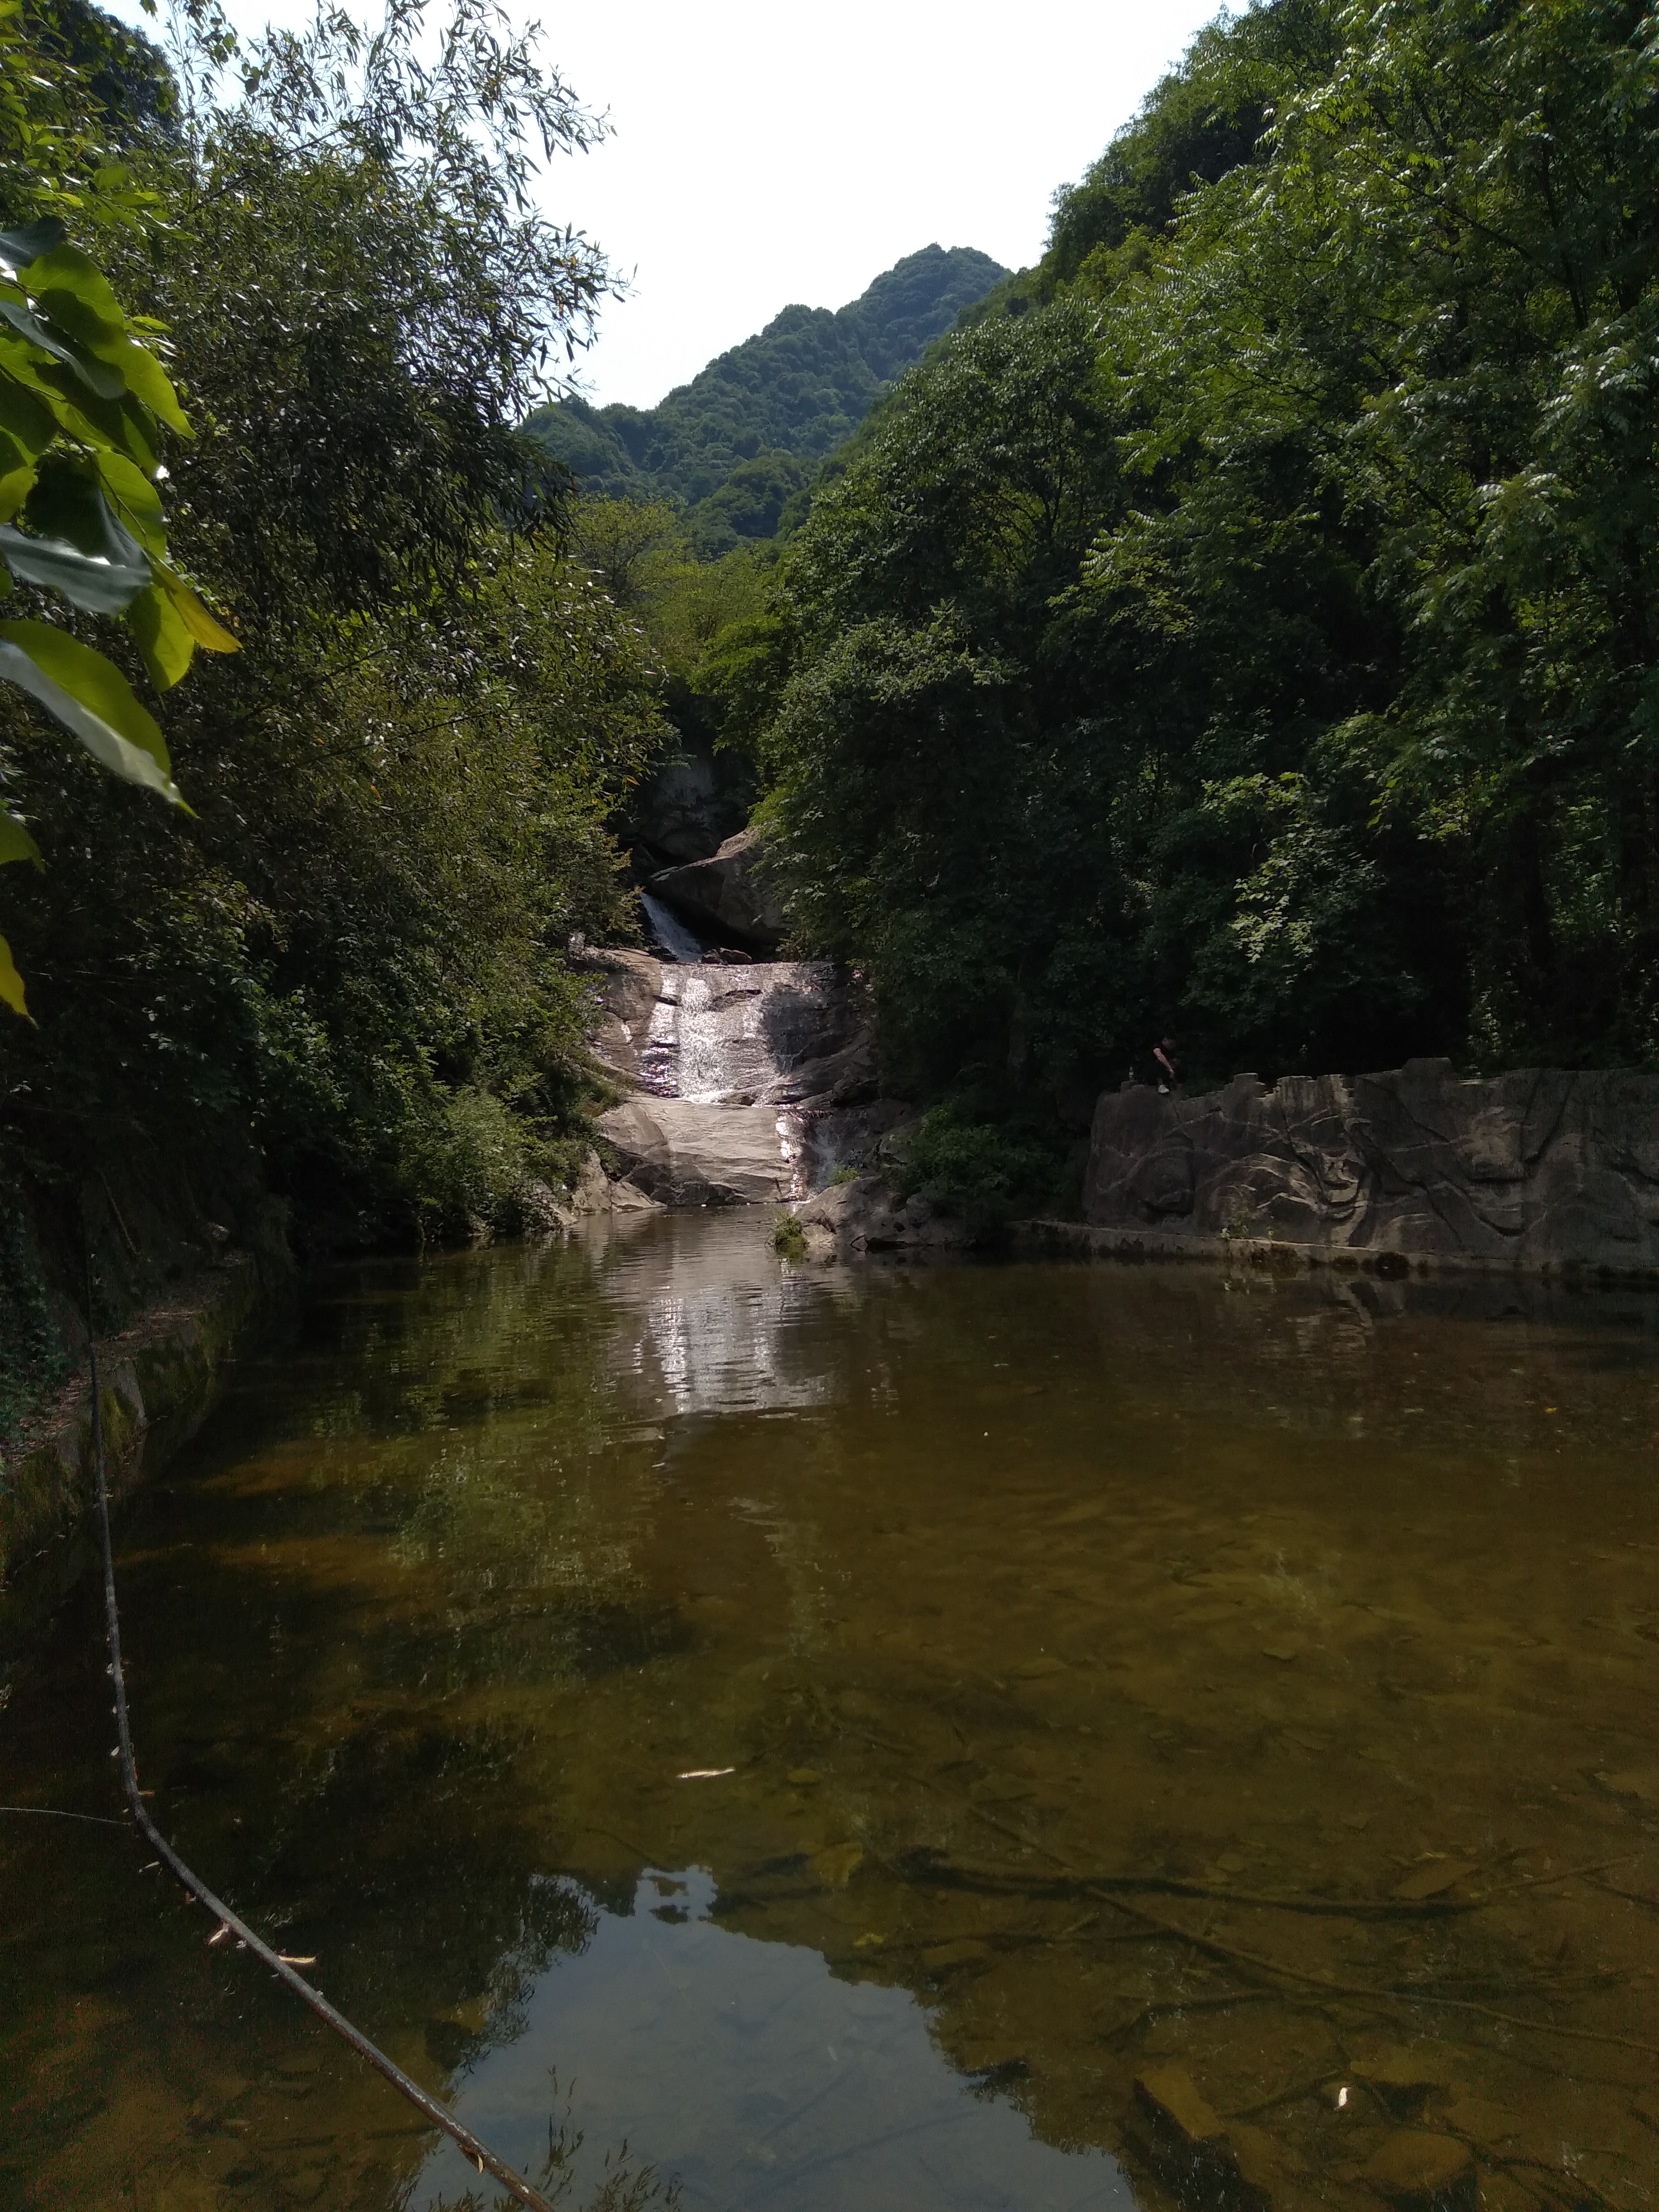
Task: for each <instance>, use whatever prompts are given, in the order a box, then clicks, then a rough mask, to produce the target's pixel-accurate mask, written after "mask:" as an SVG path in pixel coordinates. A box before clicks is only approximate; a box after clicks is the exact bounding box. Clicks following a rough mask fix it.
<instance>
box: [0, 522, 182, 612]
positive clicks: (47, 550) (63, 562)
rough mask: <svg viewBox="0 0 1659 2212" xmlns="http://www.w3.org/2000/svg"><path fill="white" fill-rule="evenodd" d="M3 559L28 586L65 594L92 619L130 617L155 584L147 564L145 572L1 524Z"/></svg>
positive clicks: (64, 542)
mask: <svg viewBox="0 0 1659 2212" xmlns="http://www.w3.org/2000/svg"><path fill="white" fill-rule="evenodd" d="M0 558H3V559H4V561H5V563H6V566H7V567H8V568H9V569H10V570H11V573H12V574H13V575H14V576H16V577H18V578H19V579H20V580H21V581H22V582H24V583H26V584H44V585H46V586H48V587H49V588H50V589H51V590H52V591H54V592H62V593H63V594H64V598H65V599H67V600H68V601H69V602H70V605H72V606H77V607H83V608H84V609H85V610H86V611H87V612H88V614H94V615H118V614H120V613H122V612H124V611H125V609H126V608H128V607H129V606H131V604H132V602H133V600H134V599H136V598H137V594H138V593H139V592H142V591H143V589H144V588H145V586H147V585H148V584H149V563H148V562H145V563H144V565H143V567H139V566H138V565H137V564H136V563H134V562H127V561H111V560H107V559H105V558H104V557H103V556H100V555H97V554H90V553H82V551H81V550H80V548H79V547H78V546H75V545H71V544H70V543H69V541H68V540H67V538H29V537H26V536H25V535H24V533H23V532H22V531H21V530H17V529H14V528H13V526H11V524H10V523H0Z"/></svg>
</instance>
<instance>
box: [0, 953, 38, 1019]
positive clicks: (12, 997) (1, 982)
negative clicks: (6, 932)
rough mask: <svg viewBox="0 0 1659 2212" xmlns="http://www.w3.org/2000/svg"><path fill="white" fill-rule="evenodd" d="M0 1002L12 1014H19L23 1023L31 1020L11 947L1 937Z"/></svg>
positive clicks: (31, 1016) (21, 980)
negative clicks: (2, 1001) (3, 1003)
mask: <svg viewBox="0 0 1659 2212" xmlns="http://www.w3.org/2000/svg"><path fill="white" fill-rule="evenodd" d="M0 1000H4V1001H5V1003H6V1005H7V1006H9V1007H10V1008H11V1010H12V1012H13V1013H15V1014H21V1016H22V1017H23V1018H24V1020H25V1021H32V1020H33V1015H32V1014H31V1013H30V1012H29V1009H28V1001H27V999H25V997H24V996H23V979H22V977H21V975H19V974H18V972H17V969H16V966H15V963H14V962H13V959H12V957H11V947H10V945H8V944H7V942H6V940H5V939H4V938H3V937H0Z"/></svg>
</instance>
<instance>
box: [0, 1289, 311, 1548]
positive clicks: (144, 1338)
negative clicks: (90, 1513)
mask: <svg viewBox="0 0 1659 2212" xmlns="http://www.w3.org/2000/svg"><path fill="white" fill-rule="evenodd" d="M269 1278H270V1270H268V1269H266V1268H263V1267H261V1264H260V1262H259V1261H258V1260H257V1259H256V1258H255V1256H254V1255H253V1254H252V1253H251V1252H232V1253H228V1254H227V1255H225V1256H224V1257H223V1258H222V1260H219V1261H216V1262H215V1264H214V1265H213V1266H212V1267H208V1268H205V1269H204V1270H203V1272H202V1273H200V1274H199V1275H197V1276H195V1277H194V1278H192V1279H191V1280H189V1281H187V1282H185V1283H182V1284H180V1285H179V1288H178V1290H177V1291H175V1292H174V1293H173V1294H172V1295H170V1296H169V1297H167V1298H165V1299H164V1300H162V1301H161V1302H160V1303H158V1304H155V1305H152V1306H151V1307H150V1308H149V1310H147V1311H146V1312H145V1313H144V1314H143V1316H142V1317H141V1318H140V1319H139V1320H138V1321H137V1322H135V1323H134V1324H133V1326H132V1327H131V1328H126V1329H123V1330H122V1331H121V1332H120V1333H119V1334H118V1335H115V1336H112V1337H107V1338H106V1339H104V1340H102V1341H100V1344H99V1346H98V1360H99V1379H100V1384H101V1386H102V1387H101V1396H102V1400H103V1414H104V1456H105V1464H106V1468H107V1470H108V1475H109V1483H110V1489H111V1492H112V1495H114V1496H117V1497H118V1496H121V1495H123V1494H124V1493H125V1492H128V1491H130V1490H131V1489H133V1488H134V1487H136V1486H137V1484H138V1483H139V1482H140V1481H142V1480H143V1479H144V1478H145V1477H146V1476H147V1475H149V1474H153V1473H154V1472H155V1468H157V1467H159V1466H160V1465H161V1464H162V1463H163V1462H165V1461H166V1460H167V1459H168V1458H169V1457H171V1455H173V1453H174V1452H176V1451H177V1450H178V1449H179V1446H180V1445H181V1444H183V1443H185V1442H186V1441H187V1439H188V1438H189V1437H192V1436H193V1435H194V1434H195V1433H196V1431H197V1429H198V1428H200V1426H201V1425H202V1423H203V1422H204V1420H205V1419H207V1416H208V1414H209V1413H210V1411H211V1409H212V1407H213V1404H214V1401H215V1400H216V1398H217V1396H218V1395H219V1389H220V1385H221V1383H222V1371H223V1369H224V1366H225V1364H226V1362H227V1361H228V1359H229V1358H230V1357H231V1354H232V1353H233V1352H234V1351H235V1349H236V1348H237V1346H238V1345H239V1343H240V1341H241V1340H242V1339H243V1338H244V1337H245V1336H246V1333H247V1331H248V1329H249V1328H250V1327H251V1326H252V1323H253V1322H255V1321H256V1320H257V1319H258V1316H259V1315H260V1314H261V1312H262V1311H263V1310H264V1308H265V1306H266V1304H267V1302H268V1296H269V1293H270V1289H271V1283H270V1279H269ZM93 1488H94V1467H93V1453H92V1393H91V1390H90V1389H89V1387H88V1380H87V1376H86V1372H85V1370H84V1368H83V1369H82V1372H81V1373H80V1375H79V1376H77V1377H76V1380H75V1381H73V1382H72V1383H69V1384H68V1385H67V1386H66V1387H65V1388H64V1390H63V1391H62V1392H60V1394H59V1395H58V1397H57V1398H56V1399H54V1400H52V1401H50V1402H49V1403H48V1404H47V1405H46V1406H44V1407H40V1409H39V1411H38V1412H37V1413H35V1414H33V1416H32V1417H31V1419H29V1420H28V1421H27V1423H26V1424H25V1425H24V1427H23V1431H22V1433H21V1436H20V1437H19V1438H18V1439H17V1441H16V1443H15V1444H14V1445H13V1446H12V1447H11V1448H10V1449H9V1450H8V1451H7V1452H6V1453H5V1454H4V1455H3V1456H0V1588H3V1586H4V1585H5V1583H7V1582H8V1581H9V1580H10V1578H11V1577H12V1576H13V1574H14V1573H15V1571H16V1569H17V1567H18V1566H19V1565H21V1562H22V1561H23V1560H25V1559H27V1558H29V1557H30V1556H31V1555H32V1554H33V1553H38V1552H39V1551H40V1550H41V1549H42V1548H43V1547H45V1546H46V1545H47V1544H48V1543H50V1542H51V1541H52V1540H53V1539H54V1538H57V1537H61V1536H64V1535H65V1534H68V1533H69V1532H70V1530H71V1529H72V1528H74V1527H75V1525H76V1522H78V1521H79V1520H80V1519H81V1518H82V1516H83V1515H84V1514H85V1512H86V1511H87V1510H88V1505H89V1504H90V1502H91V1499H92V1496H93Z"/></svg>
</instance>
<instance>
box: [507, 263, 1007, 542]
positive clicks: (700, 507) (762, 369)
mask: <svg viewBox="0 0 1659 2212" xmlns="http://www.w3.org/2000/svg"><path fill="white" fill-rule="evenodd" d="M1008 273H1009V272H1008V271H1007V270H1005V269H1004V268H1003V267H1002V266H1001V264H1000V263H998V262H995V261H994V260H992V258H991V257H990V256H989V254H987V253H980V252H976V251H975V249H974V248H973V247H971V246H952V247H951V248H949V249H948V250H947V249H946V248H945V247H943V246H937V245H933V246H923V247H922V249H921V252H917V253H911V254H907V255H906V256H905V258H903V259H902V261H899V262H896V264H894V266H893V267H892V268H891V269H889V270H884V272H883V273H882V275H880V276H878V277H877V278H876V279H875V281H874V283H872V284H871V285H870V286H869V287H868V288H867V289H866V290H865V291H864V292H862V293H861V294H860V295H859V297H858V298H857V299H856V300H853V301H848V304H847V305H846V306H845V307H838V308H836V309H833V310H832V309H830V308H828V307H800V306H792V307H785V308H784V309H783V310H782V312H781V313H780V314H777V315H775V317H774V318H773V319H772V320H771V321H770V322H769V324H768V325H766V327H765V329H764V330H763V331H758V332H757V334H756V335H755V336H754V337H750V338H746V339H744V342H743V343H742V344H741V345H737V346H733V347H732V348H731V349H729V350H728V351H727V352H726V353H723V354H721V355H720V356H719V357H718V358H717V359H716V360H714V361H712V362H709V363H708V367H707V368H703V369H702V370H700V371H699V372H698V374H696V376H695V377H693V378H692V380H691V381H690V383H689V384H684V385H681V386H678V387H677V389H676V390H674V391H672V392H670V393H669V394H668V396H667V397H666V398H665V399H664V400H663V401H662V402H661V404H659V405H658V406H656V407H651V408H640V407H629V406H626V405H623V404H620V403H615V404H611V405H610V406H606V407H595V406H593V405H592V404H590V403H589V402H588V401H586V400H584V399H580V398H573V399H567V400H564V401H562V402H560V403H559V404H557V405H555V406H550V407H543V408H538V410H537V411H536V412H535V413H534V414H533V415H532V416H531V417H530V419H529V421H528V422H526V426H525V427H526V430H527V431H528V432H529V433H530V434H531V435H532V436H533V437H534V438H536V439H537V440H538V441H539V442H540V443H541V444H542V445H543V446H544V447H545V448H546V449H547V451H548V452H549V453H550V454H551V455H552V456H554V458H556V459H558V460H560V461H562V462H563V463H564V465H566V467H568V469H570V470H571V471H573V473H574V475H575V476H576V477H577V478H578V480H579V482H580V485H581V488H582V489H583V490H584V491H586V492H593V493H600V494H604V495H609V496H611V497H616V498H631V499H662V498H667V499H671V500H673V501H676V502H678V503H679V504H681V505H684V507H690V508H691V509H693V510H695V520H696V530H697V535H698V538H699V539H700V540H701V541H702V545H703V547H704V549H705V550H707V551H709V552H719V551H720V550H724V549H725V548H726V547H727V546H729V545H731V544H734V543H736V542H737V540H738V539H739V538H769V537H770V536H771V535H772V534H773V532H775V530H776V528H777V526H778V521H779V518H780V516H781V513H782V511H783V507H784V506H785V503H786V502H787V501H788V499H789V498H790V497H791V496H792V495H793V494H794V493H795V492H797V491H799V489H802V487H803V486H804V485H805V483H807V482H808V480H809V479H810V478H811V476H812V474H813V472H814V469H815V466H816V465H817V463H818V462H819V461H821V460H823V459H824V458H825V456H826V455H828V454H829V453H833V452H834V451H835V450H836V447H838V446H840V445H842V444H843V443H844V442H845V441H846V440H847V439H848V437H850V436H851V435H852V434H853V432H854V430H855V429H856V428H858V426H859V424H860V422H862V421H863V419H864V417H865V416H866V414H868V412H869V410H870V409H871V408H872V406H873V405H874V404H875V403H876V401H877V400H878V398H881V396H882V395H883V393H884V392H886V391H887V390H889V389H890V386H891V385H892V384H893V382H894V380H896V378H898V377H899V376H902V374H903V373H904V371H905V370H906V369H908V368H911V367H913V366H914V365H915V362H918V361H920V360H921V357H922V356H923V354H924V353H925V352H926V351H927V349H928V347H929V346H930V345H932V344H933V342H934V341H935V340H936V339H937V338H939V337H941V336H943V334H944V333H945V331H948V330H949V329H951V326H952V325H953V324H954V323H955V322H956V319H957V316H958V315H959V314H960V313H962V312H963V309H964V308H967V307H971V306H972V305H973V304H974V303H975V301H978V300H981V299H982V298H983V297H984V296H985V295H986V294H987V292H988V291H989V290H990V289H991V288H992V287H993V286H994V285H995V284H998V283H1001V282H1002V281H1003V280H1004V279H1005V278H1006V276H1007V275H1008Z"/></svg>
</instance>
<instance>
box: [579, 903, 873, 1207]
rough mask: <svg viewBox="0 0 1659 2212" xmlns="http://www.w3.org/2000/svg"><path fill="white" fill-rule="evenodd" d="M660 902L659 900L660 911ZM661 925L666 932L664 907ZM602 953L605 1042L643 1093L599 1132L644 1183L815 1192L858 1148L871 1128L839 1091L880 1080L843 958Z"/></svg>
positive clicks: (771, 1195) (662, 1188) (692, 1197)
mask: <svg viewBox="0 0 1659 2212" xmlns="http://www.w3.org/2000/svg"><path fill="white" fill-rule="evenodd" d="M655 903H656V902H654V901H652V900H650V899H649V897H648V895H647V911H651V909H653V908H654V906H655ZM651 920H652V924H653V927H657V926H658V925H657V916H656V914H655V913H654V911H652V912H651ZM672 927H674V928H675V929H676V930H678V929H679V928H680V925H679V924H678V923H673V924H672ZM664 935H665V937H666V935H667V932H666V931H665V932H664ZM693 941H695V940H693ZM592 957H593V958H594V960H595V962H596V963H599V964H601V965H602V966H603V967H604V969H605V972H606V973H607V974H608V975H609V976H610V978H611V981H610V984H609V987H608V1003H609V1005H610V1007H611V1014H612V1016H613V1020H612V1023H611V1025H610V1026H609V1027H608V1028H607V1029H605V1030H604V1031H603V1032H602V1033H599V1034H598V1035H596V1040H595V1042H596V1044H597V1045H599V1046H601V1047H602V1048H603V1056H604V1057H605V1061H606V1065H607V1066H610V1067H611V1068H612V1069H613V1071H614V1072H615V1073H617V1075H618V1076H619V1077H621V1078H622V1079H623V1080H625V1081H626V1082H628V1083H629V1085H631V1086H632V1087H633V1088H634V1091H635V1096H634V1097H632V1098H630V1099H629V1100H628V1101H627V1102H626V1103H624V1104H623V1105H620V1106H615V1107H612V1108H611V1109H610V1111H609V1112H608V1113H605V1114H604V1115H601V1116H600V1117H599V1128H600V1130H601V1131H602V1133H604V1134H605V1137H606V1138H607V1139H609V1140H610V1142H611V1144H612V1145H613V1146H615V1148H616V1149H617V1152H619V1153H621V1154H622V1155H623V1158H625V1159H626V1160H627V1161H628V1163H629V1175H630V1176H631V1177H632V1179H633V1180H634V1181H635V1182H636V1183H638V1184H639V1185H640V1186H641V1188H643V1189H645V1190H647V1191H648V1192H650V1194H652V1195H653V1197H659V1198H663V1199H665V1200H668V1201H669V1202H670V1203H672V1204H678V1205H691V1206H706V1205H732V1204H744V1203H754V1202H756V1201H764V1200H791V1199H799V1198H803V1197H805V1196H806V1195H807V1194H808V1193H809V1192H810V1191H811V1189H812V1188H816V1187H817V1184H818V1183H819V1182H822V1181H823V1178H824V1177H825V1176H827V1175H828V1174H829V1172H830V1171H831V1168H832V1167H833V1165H834V1164H836V1161H837V1160H838V1158H840V1157H841V1156H842V1152H843V1150H844V1148H845V1146H847V1145H848V1143H849V1142H851V1141H852V1140H853V1139H854V1134H855V1133H854V1131H853V1130H852V1129H851V1128H850V1127H845V1128H844V1127H842V1124H850V1123H852V1122H854V1121H861V1119H862V1117H861V1115H860V1112H859V1111H858V1110H857V1109H854V1111H852V1112H850V1113H849V1112H848V1111H845V1110H843V1109H841V1108H840V1107H839V1106H838V1105H837V1104H836V1103H834V1102H833V1099H832V1094H834V1097H841V1096H844V1095H845V1093H846V1089H847V1088H848V1087H851V1088H853V1089H854V1091H856V1089H857V1085H858V1083H859V1081H860V1080H862V1081H864V1082H865V1083H866V1085H867V1084H868V1079H869V1076H870V1073H872V1060H871V1053H870V1046H869V1041H868V1039H867V1037H866V1036H865V1034H864V1031H863V1030H862V1028H861V1026H860V1015H859V1008H858V1006H856V1005H855V1003H854V1000H853V997H852V996H851V994H849V991H848V986H847V984H846V982H845V981H844V980H843V979H842V976H841V975H840V974H839V973H838V971H837V970H836V967H835V966H834V964H833V963H831V962H829V961H827V960H772V961H757V962H754V963H743V964H738V963H707V964H705V963H702V961H701V959H699V960H697V961H696V964H693V963H692V962H691V961H690V959H685V960H681V961H670V960H658V959H655V958H653V957H650V956H648V955H646V954H642V953H637V952H606V953H596V954H595V955H594V956H592ZM849 1079H851V1080H850V1085H849ZM837 1085H842V1086H843V1087H842V1091H837V1090H836V1086H837ZM866 1095H867V1091H866ZM826 1161H827V1162H828V1163H829V1164H824V1163H825V1162H826Z"/></svg>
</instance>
